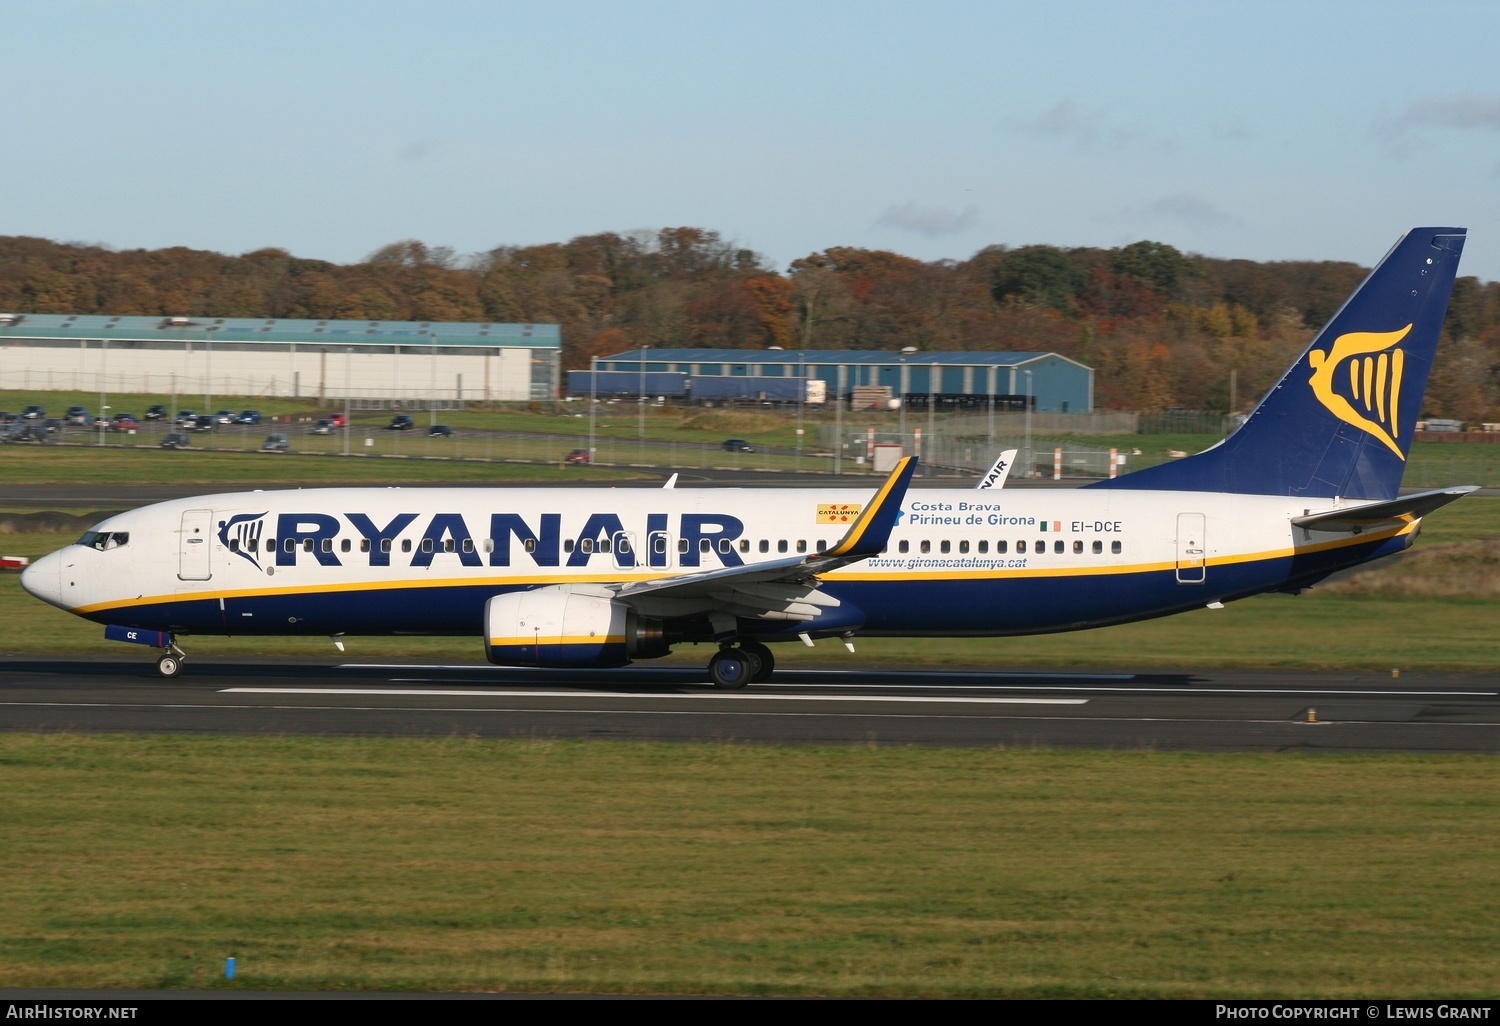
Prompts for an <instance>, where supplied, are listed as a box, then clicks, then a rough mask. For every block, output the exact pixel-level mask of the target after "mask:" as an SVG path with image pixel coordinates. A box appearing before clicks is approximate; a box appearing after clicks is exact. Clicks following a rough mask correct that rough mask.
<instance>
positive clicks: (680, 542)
mask: <svg viewBox="0 0 1500 1026" xmlns="http://www.w3.org/2000/svg"><path fill="white" fill-rule="evenodd" d="M687 550H688V540H687V539H686V538H678V539H677V552H678V554H679V555H681V554H682V553H684V552H686V551H687Z"/></svg>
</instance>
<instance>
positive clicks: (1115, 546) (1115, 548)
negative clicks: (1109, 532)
mask: <svg viewBox="0 0 1500 1026" xmlns="http://www.w3.org/2000/svg"><path fill="white" fill-rule="evenodd" d="M1109 551H1110V552H1113V553H1114V554H1115V555H1117V556H1118V555H1119V554H1120V543H1119V542H1117V541H1112V542H1110V543H1109Z"/></svg>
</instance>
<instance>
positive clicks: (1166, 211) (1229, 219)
mask: <svg viewBox="0 0 1500 1026" xmlns="http://www.w3.org/2000/svg"><path fill="white" fill-rule="evenodd" d="M1145 212H1146V213H1147V214H1151V215H1155V216H1157V217H1168V218H1172V219H1173V220H1176V221H1181V222H1182V223H1184V224H1187V225H1191V226H1192V227H1194V228H1208V227H1211V226H1214V225H1224V224H1235V223H1238V221H1239V219H1238V218H1237V217H1234V216H1233V215H1231V214H1227V213H1225V212H1224V211H1222V210H1220V209H1219V208H1218V207H1216V206H1214V205H1213V204H1212V203H1210V202H1208V200H1206V199H1204V198H1203V197H1202V196H1199V195H1198V194H1196V193H1192V192H1177V193H1173V194H1172V195H1170V196H1163V197H1162V198H1161V199H1158V200H1155V201H1154V202H1151V203H1148V204H1146V207H1145Z"/></svg>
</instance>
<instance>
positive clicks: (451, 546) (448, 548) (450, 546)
mask: <svg viewBox="0 0 1500 1026" xmlns="http://www.w3.org/2000/svg"><path fill="white" fill-rule="evenodd" d="M443 551H444V552H457V551H458V543H457V542H455V541H454V540H453V539H452V538H444V539H443Z"/></svg>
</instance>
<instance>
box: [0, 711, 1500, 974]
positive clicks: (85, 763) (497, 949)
mask: <svg viewBox="0 0 1500 1026" xmlns="http://www.w3.org/2000/svg"><path fill="white" fill-rule="evenodd" d="M0 779H3V782H4V786H3V787H0V822H3V823H4V824H5V831H4V833H5V843H4V845H3V846H0V879H3V880H4V881H5V884H4V895H5V897H4V909H5V914H4V916H3V917H0V984H3V985H5V986H28V987H30V986H72V987H206V986H219V987H228V986H233V987H242V988H247V989H267V988H270V989H305V988H313V989H323V988H329V989H418V990H486V991H501V990H514V991H561V992H582V991H597V992H621V993H627V992H634V993H704V994H708V993H736V994H830V995H897V996H984V997H1006V996H1014V997H1043V996H1048V997H1053V996H1062V997H1104V996H1119V997H1220V998H1227V997H1245V998H1252V997H1271V996H1276V997H1293V996H1303V997H1356V996H1357V997H1366V996H1376V995H1378V996H1381V997H1393V998H1394V997H1421V996H1430V997H1448V998H1453V997H1461V996H1469V997H1493V996H1494V995H1495V993H1496V991H1497V986H1500V985H1497V982H1496V981H1497V974H1496V958H1495V951H1496V950H1500V860H1497V859H1496V858H1495V855H1494V838H1495V829H1494V827H1495V823H1496V822H1500V762H1497V761H1496V760H1495V759H1493V758H1483V757H1393V756H1384V757H1357V756H1338V757H1318V758H1312V757H1297V756H1265V755H1258V756H1250V755H1237V756H1210V755H1176V754H1153V753H1118V752H1113V753H1089V752H1067V753H1058V752H1046V751H998V750H988V751H986V750H944V749H923V748H813V747H807V748H783V747H753V746H732V745H655V744H621V743H602V742H557V741H529V742H490V741H478V740H471V739H466V738H452V739H447V740H378V739H370V740H341V739H317V738H281V737H271V738H180V737H144V738H140V737H108V736H90V737H84V736H75V735H56V734H54V735H44V736H38V735H18V734H12V735H0ZM229 955H233V956H234V957H235V958H236V959H237V961H238V976H237V978H236V980H235V981H234V982H233V984H229V983H226V982H225V981H224V980H223V979H222V975H223V960H224V958H225V957H226V956H229Z"/></svg>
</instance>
